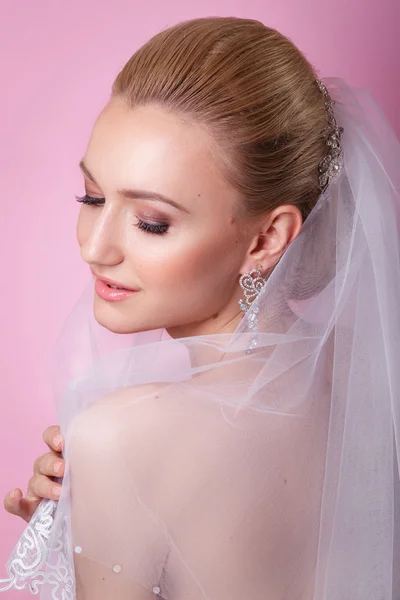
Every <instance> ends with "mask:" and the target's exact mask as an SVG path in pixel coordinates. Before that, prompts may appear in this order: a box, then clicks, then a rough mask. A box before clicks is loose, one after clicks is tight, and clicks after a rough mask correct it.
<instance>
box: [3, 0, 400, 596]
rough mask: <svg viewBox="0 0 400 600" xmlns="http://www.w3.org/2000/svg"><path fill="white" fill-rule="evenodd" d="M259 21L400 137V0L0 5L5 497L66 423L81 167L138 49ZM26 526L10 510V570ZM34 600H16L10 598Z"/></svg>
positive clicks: (6, 549) (8, 1) (77, 282)
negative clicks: (58, 342)
mask: <svg viewBox="0 0 400 600" xmlns="http://www.w3.org/2000/svg"><path fill="white" fill-rule="evenodd" d="M210 15H220V16H228V15H229V16H230V15H234V16H240V17H247V18H255V19H259V20H261V21H263V22H264V23H265V24H266V25H269V26H272V27H276V28H277V29H279V30H280V31H282V33H284V34H285V35H288V36H289V37H290V38H291V39H292V40H293V41H294V42H295V43H296V44H297V45H298V46H299V47H300V48H301V49H302V50H303V51H304V52H305V53H306V55H307V56H308V58H309V59H310V60H311V62H313V63H314V64H315V65H316V66H317V68H318V69H319V72H320V74H321V76H338V77H344V78H346V79H347V80H348V81H349V82H350V83H352V84H355V85H357V86H361V87H364V88H367V89H369V90H371V91H372V92H373V94H374V96H375V98H376V99H377V100H378V101H379V102H380V104H381V106H382V108H383V109H384V111H385V112H386V115H387V117H388V118H389V120H390V121H391V123H392V125H393V126H394V128H395V130H396V131H397V134H398V135H400V114H399V111H398V106H399V105H400V77H399V67H398V60H399V59H398V57H399V56H400V41H399V35H398V28H399V24H400V3H399V2H398V0H381V1H380V2H377V1H372V0H371V1H370V2H365V0H352V1H350V2H349V0H336V1H335V2H334V3H332V2H327V1H324V0H284V1H282V0H236V1H234V0H212V1H211V0H201V2H200V0H198V2H194V1H192V2H187V1H186V2H183V1H179V0H170V1H169V2H162V1H161V0H146V2H140V3H139V2H135V1H133V0H130V1H128V0H113V1H112V2H111V1H109V2H107V1H105V0H73V1H71V0H69V2H65V1H62V0H35V1H31V0H17V1H16V0H0V50H1V51H0V74H1V93H0V132H1V144H0V169H1V171H0V185H1V196H2V198H1V204H0V206H1V208H0V210H1V219H0V223H1V235H0V244H1V248H0V249H1V257H2V262H1V281H2V286H1V289H2V294H1V297H0V298H1V299H0V302H1V321H0V331H1V340H2V344H1V350H0V352H1V363H0V364H1V382H2V389H1V400H0V402H1V415H2V416H1V420H0V457H1V458H0V474H1V477H0V498H3V497H4V496H5V494H6V492H7V491H9V490H10V489H12V488H14V487H17V486H18V487H21V488H22V489H23V491H24V493H25V492H26V486H27V483H28V480H29V478H30V477H31V475H32V465H33V462H34V459H35V458H36V457H37V456H39V455H40V454H43V453H44V452H46V450H47V447H46V446H45V445H44V443H43V441H42V432H43V430H44V429H45V428H46V427H47V426H49V425H51V424H53V423H55V422H56V416H55V408H54V406H53V399H52V392H51V387H50V384H49V377H48V372H49V362H50V356H51V349H52V344H53V343H54V341H55V338H56V335H57V333H58V331H59V329H60V326H61V324H62V322H63V319H64V317H65V316H66V314H67V313H68V311H69V310H70V308H71V306H72V304H73V303H74V301H75V299H76V298H77V296H78V295H79V293H80V292H81V290H82V289H83V287H84V285H85V284H86V283H87V282H88V281H89V279H90V274H89V272H88V268H87V267H86V266H85V265H84V264H83V263H81V260H80V257H79V252H78V248H77V244H76V241H75V220H76V217H77V213H78V204H77V203H76V202H75V200H74V194H81V192H82V191H83V190H82V184H81V177H80V175H79V170H78V166H77V165H78V161H79V159H80V158H81V157H82V155H83V152H84V150H85V144H86V141H87V138H88V135H89V133H90V129H91V127H92V124H93V122H94V120H95V118H96V116H97V114H98V112H99V110H100V109H101V107H102V106H103V105H104V104H105V103H106V101H107V99H108V95H109V90H110V86H111V83H112V81H113V79H114V77H115V75H116V74H117V72H118V70H119V69H120V68H121V66H122V65H123V64H124V62H125V61H126V60H127V59H128V58H129V57H130V55H131V54H132V53H133V52H134V51H135V49H136V48H137V47H138V46H140V45H141V44H142V43H143V42H145V41H146V40H147V39H148V38H149V37H150V36H151V35H153V34H154V33H156V32H157V31H159V30H160V29H163V28H166V27H167V26H169V25H172V24H174V23H176V22H178V21H181V20H184V19H188V18H193V17H199V16H210ZM24 525H25V524H24V522H23V521H22V520H21V519H18V518H16V517H12V516H10V515H8V514H7V513H6V512H5V511H4V510H0V540H1V541H0V578H2V577H4V576H5V571H4V569H3V568H2V565H4V564H5V562H6V560H7V558H8V555H9V553H10V551H11V549H12V547H13V546H14V543H15V541H16V540H17V537H18V536H19V535H20V533H21V532H22V529H23V527H24ZM22 596H24V593H23V592H19V593H18V592H11V591H10V592H7V593H6V594H5V597H6V598H7V600H14V599H18V598H21V597H22Z"/></svg>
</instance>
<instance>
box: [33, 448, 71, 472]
mask: <svg viewBox="0 0 400 600" xmlns="http://www.w3.org/2000/svg"><path fill="white" fill-rule="evenodd" d="M64 469H65V461H64V459H63V458H61V457H60V456H59V455H58V454H54V452H48V453H47V454H45V455H44V456H42V457H41V460H40V461H39V462H38V464H37V470H36V471H35V472H36V473H37V474H38V475H47V476H49V477H50V476H51V477H63V476H64Z"/></svg>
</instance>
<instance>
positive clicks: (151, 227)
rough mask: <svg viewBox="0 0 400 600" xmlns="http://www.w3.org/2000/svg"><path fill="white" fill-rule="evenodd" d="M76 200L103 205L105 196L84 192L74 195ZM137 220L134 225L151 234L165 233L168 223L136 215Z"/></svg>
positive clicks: (92, 204) (93, 204) (91, 204)
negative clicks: (80, 194) (151, 220)
mask: <svg viewBox="0 0 400 600" xmlns="http://www.w3.org/2000/svg"><path fill="white" fill-rule="evenodd" d="M75 199H76V201H77V202H81V203H82V204H86V205H89V206H103V205H104V204H105V198H94V197H93V196H89V195H88V194H85V195H84V196H75ZM136 218H137V220H138V222H137V223H135V224H134V226H135V227H137V228H138V229H140V230H141V231H144V232H145V233H149V234H153V235H164V234H166V233H167V231H168V228H169V223H166V222H162V223H148V222H147V221H143V220H142V219H140V218H139V217H136Z"/></svg>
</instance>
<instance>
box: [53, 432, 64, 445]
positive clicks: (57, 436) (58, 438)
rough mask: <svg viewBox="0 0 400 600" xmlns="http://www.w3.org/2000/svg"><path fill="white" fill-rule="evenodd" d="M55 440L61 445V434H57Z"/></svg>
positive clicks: (55, 442)
mask: <svg viewBox="0 0 400 600" xmlns="http://www.w3.org/2000/svg"><path fill="white" fill-rule="evenodd" d="M53 441H54V445H55V446H59V445H60V444H61V442H62V437H61V435H56V436H55V438H54V440H53Z"/></svg>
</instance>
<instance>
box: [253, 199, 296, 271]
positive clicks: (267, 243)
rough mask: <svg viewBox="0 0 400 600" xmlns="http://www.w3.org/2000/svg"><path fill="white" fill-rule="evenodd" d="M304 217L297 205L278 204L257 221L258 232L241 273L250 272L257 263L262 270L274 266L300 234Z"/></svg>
mask: <svg viewBox="0 0 400 600" xmlns="http://www.w3.org/2000/svg"><path fill="white" fill-rule="evenodd" d="M302 224H303V219H302V216H301V212H300V210H299V209H298V207H297V206H293V205H283V206H278V208H276V209H274V210H273V211H271V212H270V213H268V215H266V216H265V217H263V218H262V219H261V220H259V221H257V223H256V225H255V229H256V231H257V233H256V234H255V235H254V236H253V237H252V238H251V241H250V245H249V249H248V252H247V253H246V258H245V261H244V262H243V264H242V268H241V273H248V272H249V271H251V269H254V268H255V267H256V265H259V266H261V268H262V271H263V272H265V271H268V269H271V267H274V266H275V265H276V263H277V262H278V260H279V259H280V258H281V256H282V255H283V253H284V252H285V250H286V249H287V247H288V246H289V244H290V243H291V242H292V241H293V240H294V239H295V238H296V237H297V236H298V235H299V233H300V230H301V226H302Z"/></svg>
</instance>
